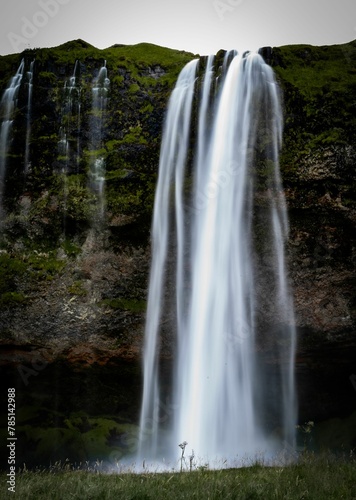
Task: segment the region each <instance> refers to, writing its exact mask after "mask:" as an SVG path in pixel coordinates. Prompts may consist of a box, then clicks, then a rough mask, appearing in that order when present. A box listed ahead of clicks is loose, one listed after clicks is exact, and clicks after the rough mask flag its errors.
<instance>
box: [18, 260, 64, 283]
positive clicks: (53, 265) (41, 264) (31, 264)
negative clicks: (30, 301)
mask: <svg viewBox="0 0 356 500" xmlns="http://www.w3.org/2000/svg"><path fill="white" fill-rule="evenodd" d="M25 262H26V264H27V266H28V267H27V270H28V272H29V273H30V275H31V276H32V277H33V278H37V279H44V278H45V279H47V280H52V279H53V278H54V277H55V276H56V275H58V274H59V273H60V272H61V271H62V269H63V268H64V266H65V262H64V261H63V260H59V259H57V258H56V257H55V256H54V255H53V253H37V254H31V255H29V256H27V258H25Z"/></svg>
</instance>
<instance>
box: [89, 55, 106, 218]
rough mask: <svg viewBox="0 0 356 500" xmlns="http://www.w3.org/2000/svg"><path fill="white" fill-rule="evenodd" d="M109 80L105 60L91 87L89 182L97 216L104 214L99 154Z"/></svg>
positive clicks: (102, 178) (101, 164)
mask: <svg viewBox="0 0 356 500" xmlns="http://www.w3.org/2000/svg"><path fill="white" fill-rule="evenodd" d="M109 87H110V80H109V78H108V74H107V68H106V61H105V63H104V66H102V67H101V68H100V71H99V74H98V77H97V78H96V79H95V80H94V82H93V87H92V116H91V126H90V130H91V148H90V149H91V159H90V184H91V188H92V189H93V191H94V193H96V195H97V197H98V216H99V219H100V218H102V216H103V214H104V206H105V201H104V184H105V159H104V158H103V156H102V155H101V154H100V148H101V147H102V140H103V127H104V120H105V112H106V107H107V101H108V92H109Z"/></svg>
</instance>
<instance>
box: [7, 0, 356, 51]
mask: <svg viewBox="0 0 356 500" xmlns="http://www.w3.org/2000/svg"><path fill="white" fill-rule="evenodd" d="M1 14H2V15H1V18H0V27H1V29H0V55H4V54H10V53H14V52H22V50H24V49H25V48H27V47H30V48H35V47H53V46H56V45H60V44H61V43H64V42H67V41H69V40H74V39H77V38H82V39H83V40H85V41H87V42H89V43H91V44H92V45H94V46H95V47H98V48H106V47H109V46H111V45H113V44H115V43H122V44H135V43H140V42H151V43H155V44H157V45H162V46H165V47H170V48H174V49H180V50H186V51H189V52H193V53H196V54H200V55H205V54H210V53H216V52H217V51H218V50H219V49H230V48H236V49H238V50H239V51H241V50H245V49H250V50H255V49H258V48H259V47H262V46H266V45H271V46H281V45H287V44H295V43H309V44H312V45H330V44H338V43H345V42H349V41H351V40H354V39H356V0H337V1H336V0H331V1H330V0H3V2H2V8H1Z"/></svg>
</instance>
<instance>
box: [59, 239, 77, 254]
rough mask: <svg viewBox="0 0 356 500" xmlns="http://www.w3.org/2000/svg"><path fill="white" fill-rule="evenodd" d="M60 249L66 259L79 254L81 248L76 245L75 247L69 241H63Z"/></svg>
mask: <svg viewBox="0 0 356 500" xmlns="http://www.w3.org/2000/svg"><path fill="white" fill-rule="evenodd" d="M61 247H62V248H63V250H64V251H65V253H66V255H68V257H76V256H77V255H79V254H80V252H81V248H80V247H79V246H78V245H75V244H74V243H73V242H72V241H70V240H69V239H66V240H64V242H63V243H62V245H61Z"/></svg>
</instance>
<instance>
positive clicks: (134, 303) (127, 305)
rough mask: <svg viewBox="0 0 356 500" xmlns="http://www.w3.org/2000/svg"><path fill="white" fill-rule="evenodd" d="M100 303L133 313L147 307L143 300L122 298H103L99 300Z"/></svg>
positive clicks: (142, 310)
mask: <svg viewBox="0 0 356 500" xmlns="http://www.w3.org/2000/svg"><path fill="white" fill-rule="evenodd" d="M100 305H101V306H107V307H110V308H111V309H121V310H124V311H131V312H134V313H139V312H144V311H145V310H146V307H147V303H146V301H145V300H134V299H132V300H130V299H122V298H115V299H105V300H102V301H101V302H100Z"/></svg>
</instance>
